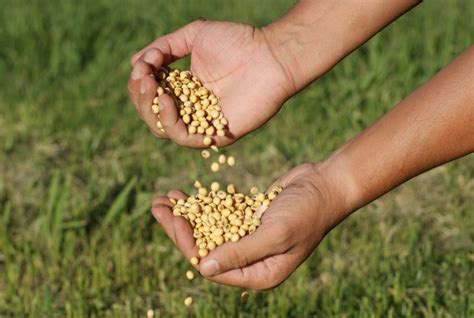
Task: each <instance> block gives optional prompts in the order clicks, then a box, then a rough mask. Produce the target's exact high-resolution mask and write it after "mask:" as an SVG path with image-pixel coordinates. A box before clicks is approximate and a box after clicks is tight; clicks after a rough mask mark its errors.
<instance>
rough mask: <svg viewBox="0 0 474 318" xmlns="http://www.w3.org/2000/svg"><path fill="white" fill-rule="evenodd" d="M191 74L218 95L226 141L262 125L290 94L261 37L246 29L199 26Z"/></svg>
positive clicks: (222, 24)
mask: <svg viewBox="0 0 474 318" xmlns="http://www.w3.org/2000/svg"><path fill="white" fill-rule="evenodd" d="M191 70H192V71H193V73H195V74H196V75H197V76H198V77H199V78H200V79H201V80H202V81H203V82H204V84H205V85H206V86H208V87H209V88H210V89H212V90H213V91H214V93H215V94H216V95H217V96H219V97H220V102H221V104H222V107H223V112H224V115H225V116H226V118H227V119H228V121H229V131H230V133H231V138H239V137H241V136H243V135H245V134H246V133H248V132H250V131H252V130H255V129H257V128H258V127H260V126H261V125H263V124H264V123H265V122H266V121H267V120H268V119H269V118H270V117H271V116H272V115H274V114H275V113H276V112H277V111H278V110H279V108H280V106H281V105H282V103H283V102H284V101H285V99H287V98H288V97H289V96H290V94H291V93H290V92H289V86H288V81H287V79H286V75H285V73H284V72H283V69H282V68H281V66H280V64H279V63H278V61H277V60H276V59H275V58H274V57H273V56H272V54H271V51H270V49H269V47H268V44H267V42H266V40H265V37H264V35H263V33H262V32H261V31H260V30H258V29H255V28H253V27H251V26H249V25H244V24H238V23H230V22H210V23H208V24H206V25H205V26H204V27H202V28H201V29H200V31H199V32H198V34H197V35H196V38H195V40H194V45H193V49H192V53H191Z"/></svg>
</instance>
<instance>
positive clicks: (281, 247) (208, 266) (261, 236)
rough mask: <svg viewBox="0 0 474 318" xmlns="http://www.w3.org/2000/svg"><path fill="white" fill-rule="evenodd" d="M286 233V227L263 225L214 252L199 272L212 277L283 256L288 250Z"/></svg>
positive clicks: (202, 263)
mask: <svg viewBox="0 0 474 318" xmlns="http://www.w3.org/2000/svg"><path fill="white" fill-rule="evenodd" d="M284 233H286V229H285V228H284V225H283V226H282V225H280V224H276V223H271V224H269V225H267V226H265V225H261V226H260V227H259V228H258V230H257V231H255V232H254V233H253V234H251V235H248V236H245V237H243V238H242V239H241V240H240V241H238V242H236V243H234V242H227V243H225V244H223V245H221V246H219V247H218V248H216V249H215V250H213V251H212V252H211V253H210V254H209V256H207V257H206V258H205V259H203V260H202V261H201V264H200V266H199V271H200V272H201V274H202V275H203V276H207V277H212V276H215V275H218V274H221V273H225V272H227V271H230V270H232V269H237V268H244V267H246V266H249V265H251V264H253V263H255V262H257V261H259V260H261V259H264V258H267V257H269V256H272V255H277V254H281V253H283V252H285V251H286V250H288V248H287V246H286V245H287V244H286V242H284V241H285V238H286V236H285V235H284Z"/></svg>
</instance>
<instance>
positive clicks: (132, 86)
mask: <svg viewBox="0 0 474 318" xmlns="http://www.w3.org/2000/svg"><path fill="white" fill-rule="evenodd" d="M151 73H152V69H151V68H150V66H148V65H147V64H146V63H144V62H142V61H139V62H138V63H137V64H135V66H134V67H133V70H132V73H131V74H130V78H129V79H128V83H127V88H128V94H129V96H130V99H131V100H132V103H133V104H134V105H135V109H136V110H137V112H138V114H139V115H140V116H141V114H140V111H139V109H138V98H139V96H140V83H141V79H142V78H143V77H144V76H145V75H148V74H151Z"/></svg>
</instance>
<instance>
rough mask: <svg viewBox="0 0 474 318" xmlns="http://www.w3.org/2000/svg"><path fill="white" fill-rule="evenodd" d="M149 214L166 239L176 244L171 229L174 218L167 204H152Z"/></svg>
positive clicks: (172, 228)
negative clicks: (163, 232) (165, 235)
mask: <svg viewBox="0 0 474 318" xmlns="http://www.w3.org/2000/svg"><path fill="white" fill-rule="evenodd" d="M151 213H152V214H153V216H154V217H155V219H156V221H157V222H158V223H159V224H160V226H161V228H162V229H163V230H164V231H165V233H166V234H167V235H168V237H169V238H170V239H171V240H172V241H173V242H174V243H175V244H176V241H175V233H174V227H173V218H174V216H173V212H171V207H170V206H169V205H167V204H160V203H158V204H154V205H153V207H152V208H151Z"/></svg>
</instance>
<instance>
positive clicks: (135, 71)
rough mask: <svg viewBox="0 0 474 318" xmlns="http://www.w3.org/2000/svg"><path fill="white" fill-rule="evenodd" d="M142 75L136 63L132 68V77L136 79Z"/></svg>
mask: <svg viewBox="0 0 474 318" xmlns="http://www.w3.org/2000/svg"><path fill="white" fill-rule="evenodd" d="M140 77H141V72H140V70H139V69H138V67H137V65H136V64H135V66H134V67H133V70H132V79H133V80H135V81H136V80H137V79H140Z"/></svg>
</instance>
